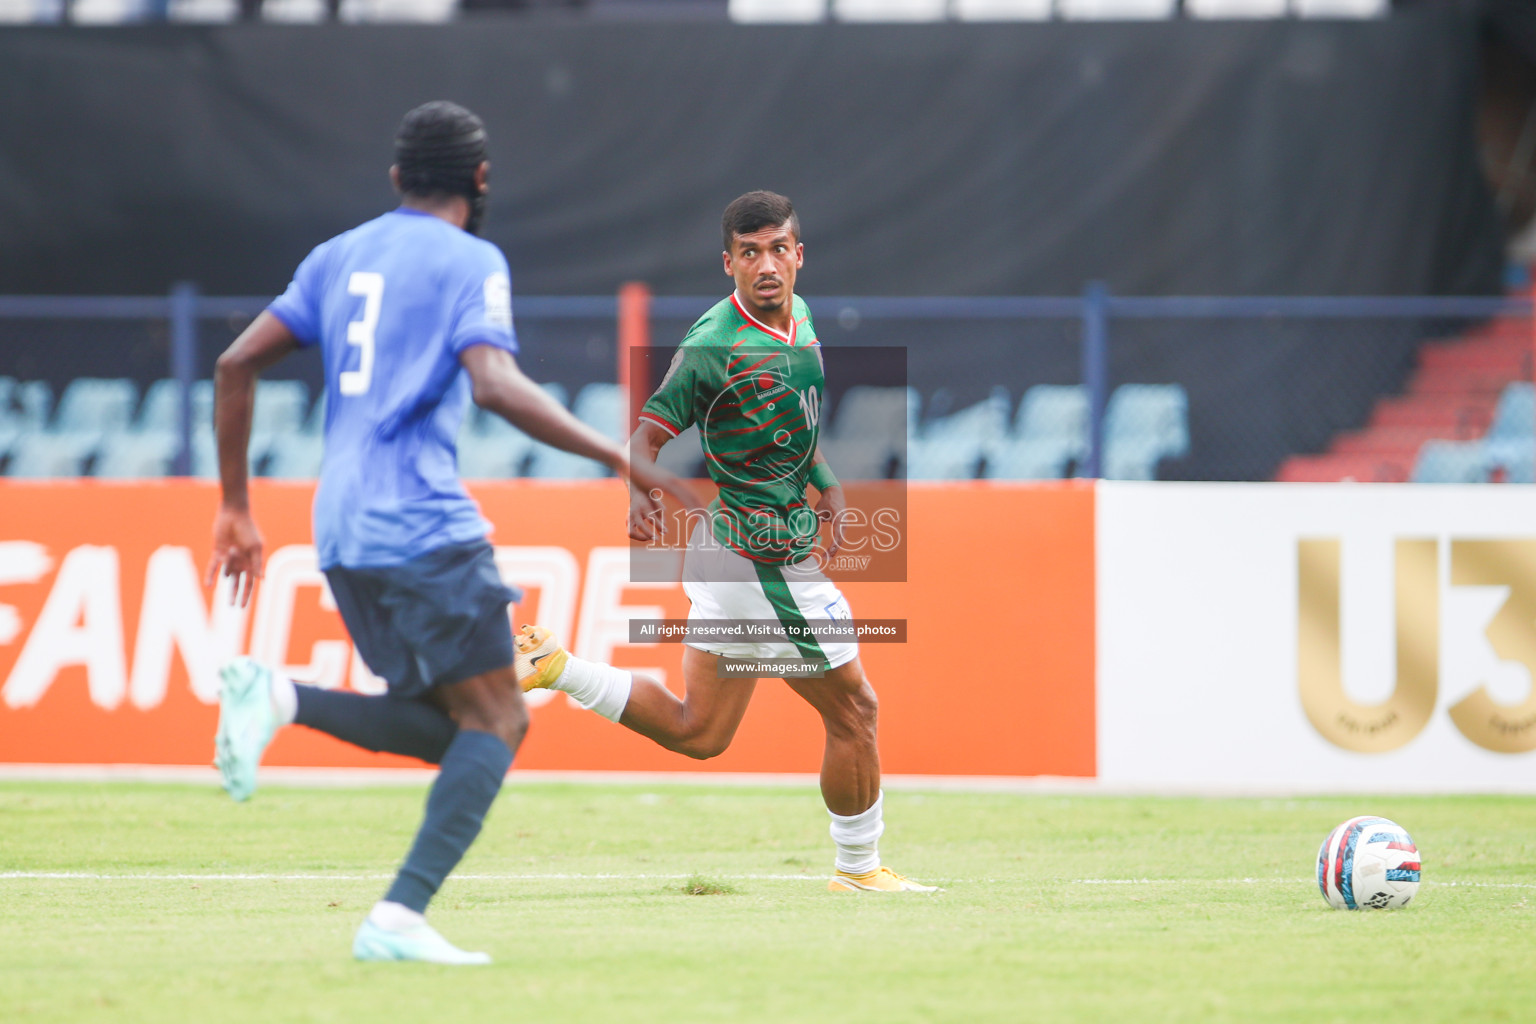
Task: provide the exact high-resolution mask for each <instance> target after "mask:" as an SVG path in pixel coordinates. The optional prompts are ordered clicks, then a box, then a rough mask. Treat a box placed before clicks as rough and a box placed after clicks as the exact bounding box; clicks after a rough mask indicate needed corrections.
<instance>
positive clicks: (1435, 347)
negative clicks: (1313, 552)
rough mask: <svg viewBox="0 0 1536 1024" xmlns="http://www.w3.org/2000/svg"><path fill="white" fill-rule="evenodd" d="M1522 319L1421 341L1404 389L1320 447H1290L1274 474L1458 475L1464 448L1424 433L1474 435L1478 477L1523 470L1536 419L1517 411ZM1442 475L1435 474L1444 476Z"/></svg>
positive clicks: (1525, 361)
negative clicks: (1311, 450) (1317, 450)
mask: <svg viewBox="0 0 1536 1024" xmlns="http://www.w3.org/2000/svg"><path fill="white" fill-rule="evenodd" d="M1531 373H1532V344H1531V327H1530V324H1529V322H1527V321H1522V320H1496V321H1493V322H1491V323H1489V324H1486V325H1484V326H1482V327H1480V328H1478V329H1476V330H1473V331H1470V332H1468V333H1467V334H1465V335H1464V336H1462V337H1459V338H1454V339H1451V340H1448V341H1432V342H1427V343H1425V344H1424V345H1423V346H1422V348H1421V349H1420V350H1419V360H1418V367H1417V369H1416V370H1415V372H1414V374H1413V376H1412V377H1411V378H1410V380H1409V382H1408V387H1407V389H1406V390H1405V391H1404V393H1403V394H1400V395H1391V396H1388V397H1385V398H1382V399H1380V400H1379V401H1378V402H1377V403H1376V407H1375V409H1374V410H1373V412H1372V414H1371V418H1370V420H1369V422H1367V423H1366V425H1365V426H1364V427H1362V428H1361V429H1359V430H1353V431H1348V432H1345V433H1343V434H1340V435H1338V436H1337V437H1335V438H1334V440H1333V443H1332V444H1331V445H1330V447H1329V449H1328V450H1327V451H1326V452H1323V453H1321V454H1317V455H1296V456H1292V457H1291V458H1289V459H1287V460H1286V461H1285V462H1284V463H1283V464H1282V465H1281V467H1280V471H1279V472H1278V473H1277V474H1276V476H1275V479H1277V480H1282V481H1292V482H1327V481H1336V480H1356V481H1361V482H1380V483H1385V482H1400V481H1406V480H1409V479H1413V480H1421V481H1424V482H1460V481H1461V477H1462V476H1463V475H1464V474H1465V473H1467V472H1469V471H1468V470H1466V468H1465V459H1464V458H1463V457H1462V456H1461V455H1452V454H1448V452H1450V451H1452V449H1446V448H1443V447H1442V446H1440V445H1438V444H1437V445H1436V446H1435V448H1434V449H1433V450H1432V451H1430V452H1429V453H1427V461H1425V458H1426V453H1425V452H1424V448H1425V446H1426V444H1428V443H1430V442H1445V441H1453V442H1477V446H1478V450H1480V451H1481V452H1482V453H1483V456H1484V462H1485V467H1486V473H1485V475H1484V476H1483V479H1490V480H1509V481H1518V480H1523V479H1527V478H1529V475H1530V470H1529V469H1528V468H1527V467H1529V465H1530V463H1531V457H1530V456H1528V455H1527V454H1526V452H1528V451H1529V450H1530V449H1531V448H1532V446H1533V445H1536V419H1533V417H1532V416H1531V415H1528V414H1527V413H1525V412H1524V411H1523V410H1524V409H1525V408H1528V403H1529V399H1528V398H1527V397H1525V395H1526V394H1527V392H1528V389H1529V388H1530V385H1529V384H1524V383H1523V382H1524V381H1527V380H1529V379H1530V378H1531ZM1442 474H1443V475H1445V476H1446V477H1447V479H1444V480H1440V479H1439V477H1440V476H1441V475H1442Z"/></svg>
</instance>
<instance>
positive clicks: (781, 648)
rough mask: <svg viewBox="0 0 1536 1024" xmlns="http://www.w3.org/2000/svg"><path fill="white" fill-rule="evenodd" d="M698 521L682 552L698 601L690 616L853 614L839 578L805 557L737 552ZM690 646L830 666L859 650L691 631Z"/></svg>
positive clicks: (792, 618) (770, 619) (790, 620)
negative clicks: (773, 560)
mask: <svg viewBox="0 0 1536 1024" xmlns="http://www.w3.org/2000/svg"><path fill="white" fill-rule="evenodd" d="M707 530H708V527H707V526H706V525H705V524H704V523H702V522H701V523H699V524H698V525H697V527H696V528H695V529H694V532H693V536H692V537H690V538H689V541H688V553H687V555H685V556H684V558H683V592H684V593H686V594H687V595H688V600H689V601H691V602H692V604H693V607H692V608H691V609H690V610H689V612H688V621H689V622H695V621H699V620H711V621H714V622H720V621H727V620H729V621H735V622H743V621H755V622H766V623H780V624H782V625H784V626H786V627H787V626H791V625H795V624H798V623H801V622H804V623H807V624H811V625H814V624H815V622H816V621H818V620H820V621H827V620H833V621H837V620H842V621H848V620H851V619H852V618H853V613H852V612H851V611H850V610H849V608H848V599H847V598H846V597H844V596H843V592H842V591H840V590H838V589H837V584H835V583H833V582H832V581H831V580H829V579H827V577H826V576H825V575H824V574H823V573H822V572H821V571H819V570H812V569H810V567H809V565H808V564H807V563H805V562H801V563H798V566H795V565H783V566H780V565H764V564H762V563H759V562H754V561H752V559H750V558H747V557H745V556H743V555H738V554H737V553H736V552H734V551H732V550H731V549H730V548H728V547H726V546H725V545H724V544H721V543H720V542H719V541H716V540H715V539H714V538H713V537H712V536H711V535H710V534H709V533H708V532H707ZM684 643H686V644H687V645H688V646H689V647H694V648H697V649H698V650H701V651H706V652H708V653H710V654H719V655H722V656H724V657H727V658H732V659H736V658H743V659H746V658H750V659H762V658H799V659H802V660H817V659H820V658H825V659H826V663H827V668H828V669H834V668H837V667H838V666H840V665H845V664H847V663H848V662H850V661H852V660H853V659H854V658H856V657H858V656H859V645H858V643H857V642H850V643H836V642H828V641H824V640H823V641H818V640H816V639H814V638H813V639H809V640H802V641H800V642H798V643H794V642H787V641H783V640H771V641H763V642H752V641H739V642H738V641H708V640H700V639H695V638H694V637H692V636H690V637H688V638H687V639H685V640H684Z"/></svg>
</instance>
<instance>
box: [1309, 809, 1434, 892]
mask: <svg viewBox="0 0 1536 1024" xmlns="http://www.w3.org/2000/svg"><path fill="white" fill-rule="evenodd" d="M1317 887H1318V888H1319V889H1321V890H1322V892H1323V899H1325V900H1327V901H1328V905H1329V906H1330V907H1332V908H1333V909H1335V910H1363V909H1365V908H1367V907H1369V908H1371V909H1373V910H1390V909H1393V908H1395V907H1406V906H1407V905H1408V901H1409V900H1411V899H1413V897H1414V894H1415V893H1417V892H1418V891H1419V848H1418V847H1417V846H1414V845H1413V839H1412V838H1411V837H1410V836H1409V835H1408V832H1407V830H1406V829H1404V828H1403V827H1402V826H1401V825H1399V824H1397V823H1396V822H1394V821H1389V820H1387V819H1386V818H1377V817H1373V816H1371V815H1362V816H1361V817H1358V818H1350V819H1349V820H1348V821H1346V822H1345V823H1344V824H1342V825H1340V826H1339V827H1338V828H1336V829H1334V830H1333V831H1332V832H1330V833H1328V838H1327V839H1324V840H1323V848H1322V849H1320V850H1318V851H1317Z"/></svg>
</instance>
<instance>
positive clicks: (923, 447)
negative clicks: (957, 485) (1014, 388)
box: [907, 388, 1010, 480]
mask: <svg viewBox="0 0 1536 1024" xmlns="http://www.w3.org/2000/svg"><path fill="white" fill-rule="evenodd" d="M1009 404H1010V403H1009V401H1008V391H1007V390H1006V389H1005V388H993V389H992V393H991V394H990V395H989V396H987V398H985V399H984V400H982V401H980V402H977V403H976V404H975V405H973V406H970V407H969V408H966V409H961V410H960V411H959V412H956V413H952V414H950V415H948V416H945V417H942V418H940V419H936V420H932V421H930V422H929V423H927V424H925V425H923V426H922V427H921V428H920V429H919V430H918V432H917V434H916V435H915V436H913V437H910V438H908V439H907V476H908V478H909V479H912V480H969V479H972V478H974V477H976V476H977V475H978V474H979V473H980V470H981V463H982V460H983V459H984V458H985V457H986V456H987V455H988V454H990V453H991V452H992V451H993V450H994V449H995V448H996V447H997V444H998V442H1000V441H1001V440H1002V439H1003V437H1004V435H1005V434H1006V432H1007V429H1008V406H1009Z"/></svg>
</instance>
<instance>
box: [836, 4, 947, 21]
mask: <svg viewBox="0 0 1536 1024" xmlns="http://www.w3.org/2000/svg"><path fill="white" fill-rule="evenodd" d="M832 11H833V13H834V14H836V15H837V17H838V20H840V21H943V20H945V19H946V18H948V17H949V2H948V0H832Z"/></svg>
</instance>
